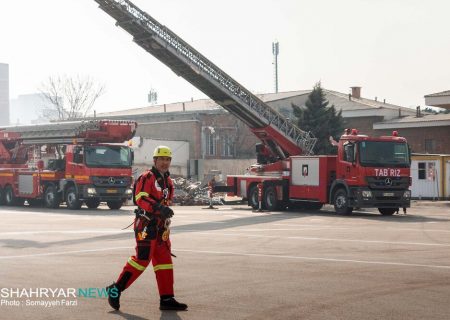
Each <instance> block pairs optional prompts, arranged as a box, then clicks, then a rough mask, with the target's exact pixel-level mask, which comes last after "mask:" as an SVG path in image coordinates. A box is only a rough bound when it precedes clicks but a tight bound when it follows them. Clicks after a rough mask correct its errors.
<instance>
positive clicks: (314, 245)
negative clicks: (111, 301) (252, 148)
mask: <svg viewBox="0 0 450 320" xmlns="http://www.w3.org/2000/svg"><path fill="white" fill-rule="evenodd" d="M0 219H1V223H0V318H2V319H16V318H19V317H20V318H21V319H62V318H64V319H208V320H209V319H358V320H361V319H408V320H411V319H421V320H423V319H427V320H428V319H448V318H449V314H450V255H449V253H450V206H449V205H448V204H447V203H433V202H429V203H426V202H420V203H415V207H414V208H413V209H410V210H409V212H408V215H407V216H403V215H395V216H392V217H382V216H380V215H378V214H377V213H376V212H375V211H365V212H359V213H355V214H354V215H352V216H337V215H335V214H334V213H332V212H331V208H330V207H326V208H325V209H324V210H322V211H321V212H317V213H314V212H309V213H298V212H283V213H282V212H272V213H254V212H252V211H251V210H249V209H248V208H247V207H245V206H241V207H239V206H236V207H227V206H224V207H221V208H220V209H219V210H204V209H202V208H201V207H176V208H175V217H174V221H173V230H172V242H173V251H174V253H175V254H176V255H177V256H178V258H176V259H174V263H175V278H176V280H175V281H176V293H177V298H178V299H179V300H180V301H182V302H186V303H187V304H189V311H187V312H178V313H177V312H161V311H159V310H158V295H157V291H156V288H155V280H154V274H153V271H152V270H150V269H149V270H147V271H146V273H144V274H143V276H142V277H141V278H140V279H139V280H138V281H137V282H136V283H135V284H134V285H133V286H132V287H131V288H129V289H128V290H127V291H126V292H124V294H123V296H122V308H121V312H114V311H111V309H110V308H109V306H108V305H107V301H106V299H105V298H85V297H76V298H71V297H68V298H66V299H64V298H62V297H59V298H56V299H54V298H46V297H43V298H35V297H33V298H28V299H27V298H26V297H22V298H8V297H6V298H5V295H6V294H10V290H11V289H12V290H17V289H20V290H21V289H22V288H31V289H32V290H37V289H38V288H51V289H53V290H55V289H57V288H62V289H63V290H68V289H70V288H75V289H76V290H78V289H79V288H82V289H87V288H103V287H104V286H105V285H107V284H109V283H111V282H112V281H113V280H115V279H116V277H117V275H118V273H119V272H120V270H121V268H122V266H123V264H124V263H125V261H126V259H127V258H128V256H129V255H130V254H132V252H133V240H132V233H131V232H130V231H121V230H120V229H121V228H123V227H125V226H126V225H128V224H129V223H130V222H131V219H132V218H131V208H124V209H122V210H116V211H110V210H107V209H106V208H100V209H99V210H88V209H83V210H81V211H76V212H74V211H69V210H66V209H59V210H54V211H53V210H52V211H50V210H45V209H36V208H27V207H24V208H7V207H1V208H0ZM27 300H28V302H27ZM64 300H65V301H72V303H76V305H75V306H74V305H72V306H53V307H44V306H30V305H27V304H29V303H46V301H47V303H50V302H51V301H59V303H62V302H64ZM36 301H38V302H36ZM39 301H40V302H39ZM13 303H18V304H19V306H14V305H11V304H13ZM55 303H58V302H55Z"/></svg>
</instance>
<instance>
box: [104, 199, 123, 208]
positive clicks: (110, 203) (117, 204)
mask: <svg viewBox="0 0 450 320" xmlns="http://www.w3.org/2000/svg"><path fill="white" fill-rule="evenodd" d="M106 204H107V205H108V207H109V208H110V209H111V210H118V209H120V208H121V207H122V204H123V201H122V200H114V201H108V202H106Z"/></svg>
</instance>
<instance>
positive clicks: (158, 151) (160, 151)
mask: <svg viewBox="0 0 450 320" xmlns="http://www.w3.org/2000/svg"><path fill="white" fill-rule="evenodd" d="M155 157H169V158H172V150H170V148H169V147H166V146H157V147H156V148H155V151H153V158H155Z"/></svg>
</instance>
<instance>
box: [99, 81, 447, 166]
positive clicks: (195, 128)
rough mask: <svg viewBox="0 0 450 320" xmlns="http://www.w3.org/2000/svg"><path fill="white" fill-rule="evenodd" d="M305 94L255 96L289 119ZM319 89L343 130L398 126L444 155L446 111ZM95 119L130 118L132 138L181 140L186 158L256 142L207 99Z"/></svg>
mask: <svg viewBox="0 0 450 320" xmlns="http://www.w3.org/2000/svg"><path fill="white" fill-rule="evenodd" d="M310 92H311V90H302V91H291V92H282V93H277V94H275V93H271V94H262V95H258V97H259V98H260V99H261V100H263V101H264V102H266V103H267V104H269V105H270V106H272V107H273V108H275V109H277V110H278V111H279V112H280V113H282V114H284V115H285V116H286V117H288V118H293V114H292V105H293V104H295V105H298V106H303V105H304V104H305V102H306V100H307V98H308V94H309V93H310ZM324 92H325V94H326V99H327V100H328V101H329V105H330V106H331V105H334V106H335V107H336V109H337V110H342V115H343V117H344V119H345V121H346V126H347V127H349V128H357V129H359V130H360V132H361V133H363V134H368V135H376V136H377V135H390V134H391V133H392V131H393V130H398V131H399V133H400V135H402V136H404V137H406V138H407V139H408V141H409V143H410V145H411V146H412V150H413V152H416V153H427V152H428V153H450V134H449V133H450V114H436V115H435V114H430V113H420V114H419V113H418V112H417V110H416V109H411V108H405V107H401V106H397V105H393V104H389V103H386V102H385V101H378V100H377V99H373V100H372V99H366V98H363V97H361V88H358V87H354V88H352V93H351V94H345V93H340V92H336V91H332V90H326V89H324ZM98 117H101V118H113V119H114V118H117V119H119V118H120V119H132V120H136V121H137V122H138V123H139V127H138V131H137V135H138V136H142V137H146V138H152V139H166V140H181V141H187V142H189V158H190V159H191V161H198V160H202V161H203V162H204V161H208V160H214V161H216V162H217V160H219V159H222V160H227V159H228V160H232V159H254V158H255V151H254V145H255V144H256V143H257V142H259V140H258V139H257V138H256V137H255V136H254V135H253V133H251V131H250V130H249V128H247V126H246V125H244V124H243V123H242V122H241V121H239V120H238V119H236V118H235V117H234V116H233V115H230V114H229V113H228V112H227V111H225V110H224V109H223V108H222V107H220V106H219V105H217V103H215V102H214V101H212V100H209V99H200V100H195V101H187V102H179V103H171V104H164V105H158V106H149V107H144V108H136V109H128V110H122V111H117V112H109V113H102V114H99V115H98ZM217 163H219V162H217ZM205 165H206V164H205V163H204V164H202V166H205Z"/></svg>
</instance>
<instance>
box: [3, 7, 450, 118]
mask: <svg viewBox="0 0 450 320" xmlns="http://www.w3.org/2000/svg"><path fill="white" fill-rule="evenodd" d="M134 3H135V4H136V5H138V6H139V7H140V8H141V9H143V10H145V11H147V13H149V14H150V15H151V16H153V17H154V18H155V19H157V20H158V21H160V22H161V23H163V24H164V25H166V26H167V27H169V28H170V29H171V30H172V31H174V32H175V33H177V34H178V35H179V36H181V37H182V38H183V39H184V40H185V41H187V42H188V43H189V44H191V45H192V46H193V47H194V48H196V49H197V50H198V51H200V52H201V53H202V54H204V55H205V56H206V57H207V58H209V59H210V60H212V61H213V62H214V63H215V64H216V65H218V66H219V67H220V68H222V69H223V70H224V71H225V72H227V73H228V74H230V75H231V76H232V77H233V78H235V79H236V80H237V81H238V82H240V83H241V84H243V85H244V86H245V87H247V88H248V89H250V90H251V91H253V92H256V93H266V92H272V91H273V66H272V47H271V44H272V41H274V40H275V39H277V40H278V41H279V43H280V55H279V90H280V91H290V90H303V89H309V88H312V86H313V85H314V83H315V82H317V81H322V84H323V86H324V87H325V88H327V89H331V90H336V91H340V92H344V93H348V92H349V87H350V86H354V85H357V86H362V87H363V89H362V96H363V97H366V98H371V99H373V98H374V97H375V96H377V97H378V99H379V100H382V99H386V101H387V102H390V103H395V104H399V105H403V106H410V107H413V106H417V105H423V104H424V99H423V96H424V95H425V94H429V93H434V92H439V91H443V90H450V19H449V18H448V13H449V12H450V1H445V0H442V1H440V0H428V1H424V0H341V1H336V0H326V1H325V0H324V1H305V0H247V1H245V0H227V1H206V0H135V1H134ZM0 62H4V63H9V65H10V97H11V98H14V97H15V96H17V95H19V94H26V93H33V92H37V88H38V87H39V84H40V83H41V82H42V81H44V80H45V79H46V78H47V77H48V76H50V75H56V74H68V75H76V74H80V75H90V76H92V77H93V78H94V79H96V80H97V81H99V82H101V83H104V84H105V86H106V93H105V94H104V95H103V96H102V97H101V98H100V99H99V100H98V102H97V104H96V106H95V109H96V110H97V112H102V111H109V110H119V109H125V108H131V107H143V106H146V105H147V93H148V91H149V89H150V88H154V89H156V90H157V91H158V94H159V97H158V98H159V99H158V102H159V103H170V102H178V101H185V100H189V99H190V98H191V97H193V98H194V99H196V98H203V97H205V96H204V95H203V94H202V93H201V92H199V91H198V90H197V89H195V88H194V87H193V86H192V85H191V84H189V83H188V82H186V81H185V80H184V79H182V78H179V77H177V76H176V75H175V74H174V73H173V72H172V71H171V70H170V69H169V68H167V67H166V66H165V65H163V64H162V63H161V62H159V61H158V60H156V59H155V58H153V56H151V55H150V54H148V53H147V52H145V51H144V50H143V49H141V48H140V47H139V46H138V45H136V44H135V43H133V42H132V40H131V36H130V35H128V34H127V33H126V32H125V31H123V30H122V29H120V28H118V27H116V26H115V25H114V21H113V19H112V18H110V17H109V16H108V15H107V14H106V13H105V12H103V11H102V10H100V9H99V8H98V6H97V3H96V2H95V1H93V0H39V1H36V0H0Z"/></svg>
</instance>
